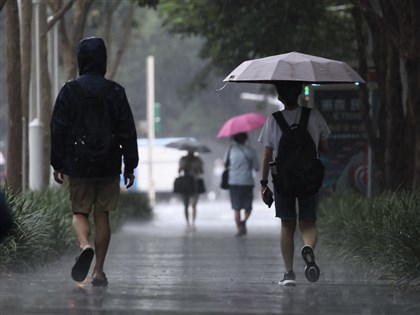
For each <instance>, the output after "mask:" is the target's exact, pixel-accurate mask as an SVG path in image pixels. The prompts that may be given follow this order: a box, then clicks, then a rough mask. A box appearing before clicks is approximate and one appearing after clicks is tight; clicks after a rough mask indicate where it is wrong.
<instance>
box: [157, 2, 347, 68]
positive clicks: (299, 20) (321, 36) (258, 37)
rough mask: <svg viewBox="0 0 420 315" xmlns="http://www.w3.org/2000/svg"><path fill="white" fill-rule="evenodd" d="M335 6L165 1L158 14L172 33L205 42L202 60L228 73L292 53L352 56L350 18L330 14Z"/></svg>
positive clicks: (340, 56) (201, 53) (309, 3)
mask: <svg viewBox="0 0 420 315" xmlns="http://www.w3.org/2000/svg"><path fill="white" fill-rule="evenodd" d="M335 2H336V1H335ZM335 2H334V1H327V0H322V1H312V0H298V1H296V0H283V1H276V0H259V1H253V0H246V1H235V0H200V1H195V0H185V1H170V0H161V1H160V3H159V11H160V12H161V14H162V16H163V19H164V25H165V26H167V27H168V28H169V29H170V30H171V31H172V32H174V33H181V34H185V35H197V36H201V37H203V38H204V41H205V42H204V45H203V47H202V49H201V52H200V56H201V57H202V58H204V59H206V58H210V59H211V65H212V66H214V67H216V68H217V69H220V70H222V71H224V72H226V71H229V70H232V69H233V68H234V67H236V66H237V65H238V64H239V63H241V62H242V61H244V60H247V59H252V58H256V57H263V56H269V55H277V54H281V53H285V52H289V51H300V52H303V53H309V54H316V55H322V56H324V57H327V58H349V57H353V56H354V54H353V52H354V50H353V49H352V47H353V45H352V37H351V36H352V32H351V31H352V23H349V22H351V17H349V16H346V15H339V13H337V12H336V11H333V10H329V9H328V5H330V4H333V3H335Z"/></svg>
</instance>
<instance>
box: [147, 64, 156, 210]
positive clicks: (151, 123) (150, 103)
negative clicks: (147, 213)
mask: <svg viewBox="0 0 420 315" xmlns="http://www.w3.org/2000/svg"><path fill="white" fill-rule="evenodd" d="M146 69H147V72H146V99H147V100H146V103H147V137H148V144H149V145H148V147H149V150H148V151H149V154H148V157H149V199H150V204H151V205H152V207H153V206H154V205H155V202H156V190H155V181H154V172H153V147H154V142H155V58H154V57H153V56H148V57H147V59H146Z"/></svg>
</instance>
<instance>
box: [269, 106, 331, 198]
mask: <svg viewBox="0 0 420 315" xmlns="http://www.w3.org/2000/svg"><path fill="white" fill-rule="evenodd" d="M310 113H311V110H310V109H309V108H305V107H304V108H302V114H301V117H300V120H299V124H293V125H291V126H289V125H288V124H287V122H286V120H285V119H284V116H283V114H282V113H281V112H280V111H278V112H275V113H274V114H273V116H274V118H275V120H276V122H277V124H278V125H279V126H280V129H281V130H282V132H283V135H282V136H281V138H280V142H279V149H278V153H277V157H276V163H275V164H276V167H275V168H274V170H273V169H272V177H273V184H274V188H275V189H276V191H278V192H280V193H282V194H283V195H285V196H289V197H302V196H310V195H313V194H315V193H316V192H318V190H319V188H320V187H321V185H322V181H323V179H324V165H323V164H322V162H321V160H320V159H319V157H318V152H317V150H316V146H315V143H314V141H313V140H312V137H311V135H310V134H309V132H308V130H307V128H306V127H307V125H308V120H309V115H310Z"/></svg>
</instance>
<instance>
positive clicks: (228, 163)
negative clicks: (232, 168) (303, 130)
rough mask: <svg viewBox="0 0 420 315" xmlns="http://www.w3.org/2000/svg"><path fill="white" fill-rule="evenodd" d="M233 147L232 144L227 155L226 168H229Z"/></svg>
mask: <svg viewBox="0 0 420 315" xmlns="http://www.w3.org/2000/svg"><path fill="white" fill-rule="evenodd" d="M231 149H232V145H230V146H229V150H228V153H227V156H226V161H225V168H229V165H230V160H229V156H230V150H231Z"/></svg>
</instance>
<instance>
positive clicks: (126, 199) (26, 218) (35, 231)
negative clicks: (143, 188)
mask: <svg viewBox="0 0 420 315" xmlns="http://www.w3.org/2000/svg"><path fill="white" fill-rule="evenodd" d="M6 197H7V200H8V203H9V206H10V208H11V209H12V214H13V221H14V222H13V227H12V230H11V232H10V233H9V236H8V237H6V239H4V240H3V241H2V242H1V243H0V271H1V270H5V269H7V268H12V267H13V268H14V269H20V268H22V267H25V268H33V267H36V266H37V265H38V264H39V263H45V262H47V261H50V260H53V259H56V258H58V257H59V256H60V255H62V254H63V253H64V252H65V251H67V250H68V249H69V248H72V247H74V248H77V246H78V245H77V242H76V238H75V235H74V232H73V226H72V215H71V205H70V199H69V193H68V189H67V187H62V188H52V189H47V190H43V191H38V192H28V193H24V194H11V193H9V192H6ZM151 213H152V210H151V207H150V204H149V201H148V198H147V196H146V195H145V194H137V193H128V194H125V193H121V198H120V203H119V206H118V211H115V212H112V213H111V225H112V228H113V230H114V231H115V230H117V229H118V228H119V227H120V226H121V225H122V224H123V223H124V222H125V221H126V220H127V219H129V218H135V219H143V220H144V219H150V218H151ZM92 217H93V216H90V220H92ZM91 226H92V227H93V225H91ZM93 232H94V231H92V233H91V234H92V235H93Z"/></svg>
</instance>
